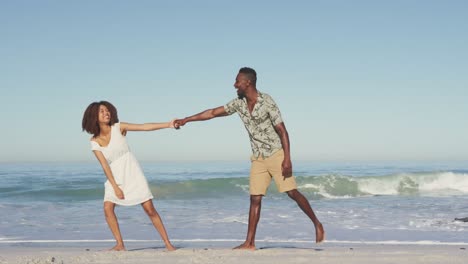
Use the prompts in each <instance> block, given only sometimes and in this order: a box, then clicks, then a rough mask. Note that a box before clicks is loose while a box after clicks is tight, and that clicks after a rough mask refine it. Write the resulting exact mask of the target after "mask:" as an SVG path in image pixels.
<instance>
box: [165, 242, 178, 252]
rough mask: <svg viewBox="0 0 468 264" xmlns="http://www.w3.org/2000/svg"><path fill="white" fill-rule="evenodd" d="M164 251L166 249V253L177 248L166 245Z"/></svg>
mask: <svg viewBox="0 0 468 264" xmlns="http://www.w3.org/2000/svg"><path fill="white" fill-rule="evenodd" d="M166 249H167V251H174V250H177V248H176V247H174V246H173V245H172V244H169V245H166Z"/></svg>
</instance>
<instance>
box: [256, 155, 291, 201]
mask: <svg viewBox="0 0 468 264" xmlns="http://www.w3.org/2000/svg"><path fill="white" fill-rule="evenodd" d="M250 160H251V161H252V166H251V167H250V195H265V194H266V191H267V189H268V186H270V183H271V178H274V179H275V183H276V187H277V188H278V191H279V192H287V191H291V190H294V189H297V185H296V180H295V179H294V176H291V177H289V178H284V177H283V172H282V169H281V164H282V163H283V160H284V152H283V150H282V149H281V150H278V151H277V152H275V153H274V154H273V155H271V156H270V157H268V158H265V159H263V158H262V157H259V158H258V159H257V158H255V157H252V158H251V159H250Z"/></svg>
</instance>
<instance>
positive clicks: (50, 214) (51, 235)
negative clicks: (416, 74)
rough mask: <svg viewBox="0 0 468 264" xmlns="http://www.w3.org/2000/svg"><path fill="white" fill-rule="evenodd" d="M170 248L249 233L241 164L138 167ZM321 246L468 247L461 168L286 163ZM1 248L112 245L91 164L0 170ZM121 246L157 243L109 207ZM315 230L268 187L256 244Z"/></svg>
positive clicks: (137, 215)
mask: <svg viewBox="0 0 468 264" xmlns="http://www.w3.org/2000/svg"><path fill="white" fill-rule="evenodd" d="M141 165H142V168H143V170H144V172H145V175H146V177H147V179H148V182H149V184H150V188H151V190H152V192H153V195H154V196H155V199H154V204H155V206H156V209H157V210H158V212H159V213H160V215H161V217H162V219H163V221H164V224H165V226H166V229H167V232H168V234H169V237H170V239H171V240H172V241H173V243H174V244H175V245H176V246H178V247H204V246H208V247H216V246H218V245H223V246H236V245H238V244H240V243H241V242H242V241H243V240H244V239H245V235H246V231H247V220H248V209H249V194H248V175H249V166H250V164H249V161H248V160H246V161H245V162H240V161H239V162H237V161H236V162H219V161H217V162H157V163H151V162H142V163H141ZM293 169H294V174H295V175H296V177H297V178H296V179H297V183H298V187H299V190H300V191H301V192H302V193H303V194H304V195H305V196H306V197H307V198H308V199H309V201H310V203H311V205H312V208H313V209H314V211H315V213H316V214H317V216H318V217H319V219H320V221H321V222H322V223H323V225H324V227H325V230H326V239H327V240H326V241H327V242H326V244H337V243H338V244H339V243H348V244H349V243H361V244H456V245H468V222H463V221H457V220H455V219H456V218H464V217H468V164H464V163H462V162H458V163H457V162H451V163H450V162H445V163H434V162H433V163H428V162H426V163H424V162H406V163H404V162H393V163H391V162H387V163H384V162H382V163H378V162H369V163H365V162H341V163H340V162H323V163H321V162H305V161H298V162H294V163H293ZM0 180H1V181H0V212H1V214H0V215H1V216H0V245H2V244H3V245H23V246H24V245H31V246H34V245H37V244H41V245H42V244H47V243H62V244H63V243H67V242H70V243H88V244H90V243H96V244H98V245H99V244H100V243H101V244H106V243H107V244H112V241H113V238H112V235H111V233H110V231H109V229H108V227H107V224H106V222H105V219H104V215H103V210H102V199H103V195H104V182H105V176H104V174H103V172H102V169H101V167H100V166H99V164H98V163H97V162H92V163H91V162H90V163H1V164H0ZM116 213H117V216H118V219H119V221H120V226H121V231H122V235H123V238H124V240H125V241H126V242H127V243H132V242H134V243H138V242H142V243H147V244H148V245H155V246H161V247H162V245H163V244H162V242H161V241H160V238H159V235H158V234H157V232H156V231H155V229H154V228H153V227H152V225H151V223H150V221H149V219H148V217H147V216H146V214H145V213H144V211H143V210H142V208H141V206H131V207H123V206H122V207H117V208H116ZM314 241H315V233H314V227H313V224H312V223H311V222H310V220H309V219H308V218H307V217H306V216H305V214H303V213H302V211H301V210H300V208H299V207H298V206H297V205H296V204H295V202H294V201H293V200H291V199H290V198H289V197H288V196H287V195H285V194H281V193H278V192H277V191H276V187H275V186H274V183H272V185H271V186H270V189H269V192H268V194H267V196H266V197H264V199H263V203H262V212H261V218H260V222H259V226H258V230H257V246H259V245H276V246H288V245H298V244H300V245H304V246H310V245H314Z"/></svg>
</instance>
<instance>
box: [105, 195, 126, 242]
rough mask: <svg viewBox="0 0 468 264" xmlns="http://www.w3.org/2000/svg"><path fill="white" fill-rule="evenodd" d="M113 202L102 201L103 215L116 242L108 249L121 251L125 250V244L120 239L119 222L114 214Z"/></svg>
mask: <svg viewBox="0 0 468 264" xmlns="http://www.w3.org/2000/svg"><path fill="white" fill-rule="evenodd" d="M114 209H115V203H112V202H104V215H105V216H106V221H107V224H108V225H109V228H110V230H111V232H112V234H113V235H114V238H115V241H116V242H117V244H116V245H115V247H113V248H111V249H110V250H115V251H121V250H125V245H124V242H123V240H122V235H121V234H120V228H119V222H118V221H117V216H116V215H115V211H114Z"/></svg>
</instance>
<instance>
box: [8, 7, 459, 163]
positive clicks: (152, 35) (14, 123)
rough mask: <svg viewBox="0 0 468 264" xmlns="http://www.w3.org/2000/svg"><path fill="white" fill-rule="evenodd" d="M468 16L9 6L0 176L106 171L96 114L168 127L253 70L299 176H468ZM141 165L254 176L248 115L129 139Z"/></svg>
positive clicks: (405, 11) (410, 10)
mask: <svg viewBox="0 0 468 264" xmlns="http://www.w3.org/2000/svg"><path fill="white" fill-rule="evenodd" d="M467 14H468V1H462V0H461V1H423V0H421V1H416V0H415V1H407V0H404V1H403V0H402V1H399V0H396V1H373V0H372V1H371V0H369V1H345V0H343V1H216V0H213V1H204V0H201V1H177V0H176V1H21V0H15V1H13V0H11V1H6V0H5V1H1V2H0V36H1V41H0V72H1V78H0V89H1V97H0V118H1V122H2V129H1V131H2V132H1V133H2V134H1V137H0V146H1V147H0V162H8V161H87V160H93V159H95V158H94V156H93V155H92V153H91V151H90V146H89V143H88V139H89V135H87V134H86V133H83V132H81V119H82V115H83V111H84V110H85V108H86V107H87V106H88V105H89V103H91V102H93V101H98V100H108V101H110V102H112V103H114V105H115V106H116V107H117V109H118V111H119V117H120V120H121V121H125V122H134V123H140V122H141V123H143V122H163V121H167V120H170V119H171V118H174V117H185V116H188V115H191V114H194V113H198V112H200V111H202V110H205V109H207V108H212V107H217V106H221V105H224V104H225V103H227V102H228V101H229V100H231V99H233V98H234V97H235V96H236V94H235V90H234V88H233V83H234V78H235V76H236V74H237V71H238V69H239V68H240V67H243V66H250V67H253V68H254V69H256V70H257V73H258V78H259V81H258V89H259V90H260V91H262V92H266V93H268V94H270V95H271V96H273V98H274V99H275V100H276V102H277V103H278V105H279V107H280V109H281V111H282V114H283V119H284V120H285V124H286V127H287V128H288V131H289V135H290V139H291V147H292V154H293V159H296V160H313V161H321V160H331V161H348V160H370V161H372V160H410V161H411V160H428V161H431V160H459V161H460V160H462V161H463V160H468V104H467V102H468V15H467ZM128 141H129V143H130V146H131V148H132V150H133V151H134V152H135V153H136V155H137V158H139V159H140V160H148V161H158V160H245V159H247V158H248V156H249V155H250V144H249V140H248V135H247V133H246V131H245V129H244V127H243V124H242V122H241V121H240V119H239V118H238V116H237V115H233V116H230V117H225V118H219V119H215V120H211V121H207V122H200V123H191V124H188V125H187V126H186V127H184V128H183V129H182V130H180V131H174V130H168V129H167V130H162V131H155V132H133V133H129V134H128Z"/></svg>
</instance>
